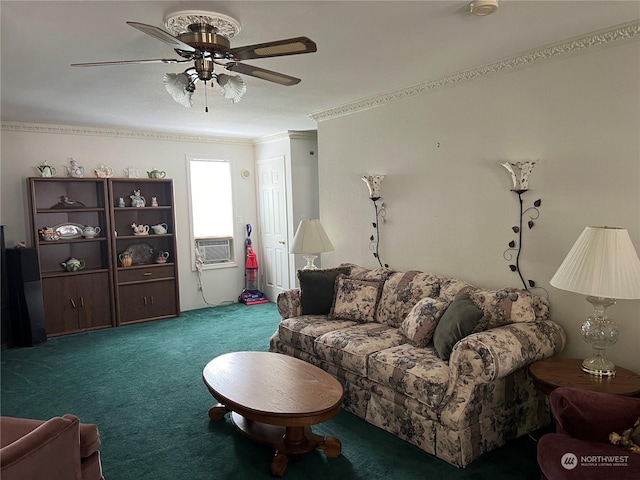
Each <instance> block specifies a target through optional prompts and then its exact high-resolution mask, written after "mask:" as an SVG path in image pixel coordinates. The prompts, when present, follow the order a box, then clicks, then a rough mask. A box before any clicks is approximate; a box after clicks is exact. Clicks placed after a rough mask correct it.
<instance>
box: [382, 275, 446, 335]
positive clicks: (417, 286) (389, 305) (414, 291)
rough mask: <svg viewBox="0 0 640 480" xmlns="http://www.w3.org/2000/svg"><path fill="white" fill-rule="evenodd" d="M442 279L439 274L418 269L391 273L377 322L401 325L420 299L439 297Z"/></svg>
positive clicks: (391, 325)
mask: <svg viewBox="0 0 640 480" xmlns="http://www.w3.org/2000/svg"><path fill="white" fill-rule="evenodd" d="M440 280H441V277H439V276H438V275H433V274H430V273H422V272H416V271H410V272H397V273H393V274H391V276H389V278H388V279H387V280H386V281H385V282H384V286H383V287H382V295H381V297H380V302H379V303H378V310H377V311H376V322H378V323H386V324H387V325H389V326H390V327H396V328H398V327H400V324H402V322H403V321H404V319H405V317H406V316H407V314H408V313H409V312H410V311H411V309H412V308H413V307H414V306H415V304H416V303H418V301H419V300H421V299H423V298H425V297H433V298H438V297H439V295H440Z"/></svg>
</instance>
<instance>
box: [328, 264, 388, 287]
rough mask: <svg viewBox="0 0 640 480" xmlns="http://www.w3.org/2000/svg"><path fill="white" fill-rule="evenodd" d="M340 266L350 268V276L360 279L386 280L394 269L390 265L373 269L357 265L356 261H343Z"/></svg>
mask: <svg viewBox="0 0 640 480" xmlns="http://www.w3.org/2000/svg"><path fill="white" fill-rule="evenodd" d="M339 266H340V267H348V268H349V269H350V272H349V276H350V277H351V278H357V279H359V280H378V281H381V282H384V281H385V280H386V279H387V278H388V277H389V275H391V274H392V273H393V270H392V269H390V268H389V267H381V268H376V269H373V270H372V269H369V268H365V267H361V266H360V265H356V264H355V263H341V264H340V265H339Z"/></svg>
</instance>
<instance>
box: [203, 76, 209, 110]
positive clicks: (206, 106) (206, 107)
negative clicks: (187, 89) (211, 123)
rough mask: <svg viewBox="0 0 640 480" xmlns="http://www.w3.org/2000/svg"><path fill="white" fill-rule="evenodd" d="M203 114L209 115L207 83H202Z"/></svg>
mask: <svg viewBox="0 0 640 480" xmlns="http://www.w3.org/2000/svg"><path fill="white" fill-rule="evenodd" d="M204 113H209V96H208V95H207V81H206V80H205V82H204Z"/></svg>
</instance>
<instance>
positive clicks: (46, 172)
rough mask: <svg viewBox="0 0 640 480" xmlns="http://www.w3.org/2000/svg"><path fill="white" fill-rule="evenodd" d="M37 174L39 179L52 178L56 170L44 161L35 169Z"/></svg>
mask: <svg viewBox="0 0 640 480" xmlns="http://www.w3.org/2000/svg"><path fill="white" fill-rule="evenodd" d="M36 170H38V173H39V174H40V176H41V177H53V176H55V174H56V169H55V168H53V167H51V166H49V165H47V161H46V160H45V161H44V162H42V163H41V164H40V165H38V166H37V167H36Z"/></svg>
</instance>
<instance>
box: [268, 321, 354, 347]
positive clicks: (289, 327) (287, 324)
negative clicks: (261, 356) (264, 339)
mask: <svg viewBox="0 0 640 480" xmlns="http://www.w3.org/2000/svg"><path fill="white" fill-rule="evenodd" d="M353 325H356V322H353V321H348V320H330V319H328V318H327V317H326V315H305V316H302V317H293V318H284V319H282V321H281V322H280V324H279V325H278V336H279V338H280V340H281V341H282V342H283V343H286V344H289V345H293V346H294V347H296V348H297V349H299V350H302V351H303V352H309V353H314V341H315V339H316V338H317V337H319V336H320V335H323V334H325V333H327V332H331V331H332V330H339V329H341V328H346V327H351V326H353Z"/></svg>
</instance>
